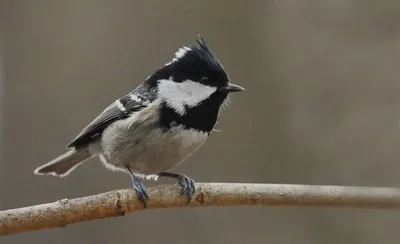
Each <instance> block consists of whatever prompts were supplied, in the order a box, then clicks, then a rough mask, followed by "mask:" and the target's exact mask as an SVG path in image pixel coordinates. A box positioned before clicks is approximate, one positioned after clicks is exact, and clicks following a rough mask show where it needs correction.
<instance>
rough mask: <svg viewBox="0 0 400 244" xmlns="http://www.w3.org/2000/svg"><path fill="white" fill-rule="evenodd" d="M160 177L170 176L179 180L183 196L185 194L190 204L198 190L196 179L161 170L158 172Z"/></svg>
mask: <svg viewBox="0 0 400 244" xmlns="http://www.w3.org/2000/svg"><path fill="white" fill-rule="evenodd" d="M158 176H160V177H170V178H174V179H177V180H178V184H179V185H180V186H181V196H182V195H183V194H185V195H186V196H187V198H188V201H187V203H188V204H189V202H190V200H191V199H192V196H193V194H194V191H195V190H196V186H195V184H194V180H192V179H190V178H189V177H187V176H186V175H182V174H175V173H170V172H161V173H159V174H158Z"/></svg>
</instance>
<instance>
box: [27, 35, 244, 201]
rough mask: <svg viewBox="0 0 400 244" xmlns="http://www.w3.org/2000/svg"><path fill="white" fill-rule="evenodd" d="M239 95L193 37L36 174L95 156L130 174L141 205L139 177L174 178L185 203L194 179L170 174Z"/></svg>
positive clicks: (60, 172)
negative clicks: (234, 95) (232, 96)
mask: <svg viewBox="0 0 400 244" xmlns="http://www.w3.org/2000/svg"><path fill="white" fill-rule="evenodd" d="M243 90H244V89H243V88H242V87H240V86H238V85H234V84H232V83H230V82H229V76H228V74H227V72H226V71H225V69H224V67H223V66H222V64H221V63H220V61H219V60H218V59H217V57H216V56H215V55H214V54H213V53H212V52H211V50H210V49H209V48H208V47H207V45H206V43H205V41H204V39H203V38H202V37H199V38H198V40H197V42H196V44H194V45H190V46H184V47H182V48H180V49H179V50H178V51H177V52H176V53H175V57H174V58H173V59H172V61H171V62H169V63H167V64H165V65H164V66H163V67H161V68H159V69H158V70H157V71H156V72H155V73H154V74H153V75H151V76H149V77H148V78H147V79H146V80H145V81H144V82H143V83H141V84H140V85H139V86H138V87H137V88H136V89H135V90H133V91H132V92H130V93H128V94H127V95H125V96H123V97H121V98H119V99H117V100H116V101H114V102H113V103H112V104H111V105H110V106H108V107H107V108H106V109H105V110H104V111H103V112H102V113H100V115H99V116H97V117H96V118H95V119H94V120H93V121H92V122H91V123H90V124H89V125H88V126H86V127H85V128H84V129H83V130H82V132H81V133H80V134H79V135H78V136H77V137H76V138H75V139H74V140H73V141H72V142H70V143H69V144H68V146H67V149H68V151H67V152H66V153H64V154H62V155H61V156H59V157H57V158H55V159H53V160H52V161H50V162H49V163H47V164H44V165H42V166H40V167H38V168H37V169H35V171H34V173H35V174H37V175H53V176H58V177H64V176H66V175H68V174H69V173H71V171H73V170H74V169H76V167H78V166H79V165H81V164H82V163H83V162H85V161H86V160H87V159H90V158H93V157H96V156H98V157H99V158H100V160H101V161H102V163H103V164H104V165H105V167H107V168H108V169H111V170H114V171H124V172H126V173H128V174H129V175H130V177H131V178H132V183H133V188H134V189H135V191H136V193H137V195H138V197H139V199H140V201H141V202H142V203H143V204H144V207H146V201H147V200H148V196H147V193H146V190H145V186H144V185H143V183H142V182H141V180H142V179H143V178H146V179H155V180H157V178H158V177H172V178H175V179H177V180H178V183H179V185H180V186H181V194H185V195H186V196H187V197H188V203H189V201H190V199H191V198H192V196H193V193H194V190H195V185H194V181H193V180H192V179H190V178H188V177H187V176H186V175H183V174H176V173H172V172H170V171H169V170H171V169H172V168H173V167H175V166H177V165H179V164H180V163H182V162H183V161H185V160H186V159H187V158H188V157H189V156H190V155H192V154H193V153H194V152H195V151H196V150H197V149H199V148H200V147H201V146H202V145H203V144H204V142H205V141H206V140H207V138H208V136H209V135H210V134H211V132H212V131H213V128H214V126H215V124H216V122H217V119H218V115H219V112H220V109H221V107H222V106H223V105H224V104H225V103H226V101H227V98H228V94H229V93H230V92H238V91H243Z"/></svg>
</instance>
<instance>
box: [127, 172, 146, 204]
mask: <svg viewBox="0 0 400 244" xmlns="http://www.w3.org/2000/svg"><path fill="white" fill-rule="evenodd" d="M125 169H126V171H127V172H128V174H129V175H130V176H131V178H132V186H133V189H134V190H135V191H136V194H137V196H138V198H139V201H140V202H141V203H142V204H143V208H146V207H147V204H146V203H147V200H149V196H148V195H147V192H146V187H145V186H144V184H143V183H142V182H141V181H140V179H139V178H138V177H137V176H135V175H134V174H133V173H132V171H131V169H130V168H129V167H128V166H125Z"/></svg>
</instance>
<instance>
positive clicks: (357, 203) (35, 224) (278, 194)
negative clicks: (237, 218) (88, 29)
mask: <svg viewBox="0 0 400 244" xmlns="http://www.w3.org/2000/svg"><path fill="white" fill-rule="evenodd" d="M196 187H197V190H196V195H195V197H194V199H193V200H192V201H191V203H190V204H188V205H187V204H186V199H185V197H184V196H181V197H179V194H178V192H179V190H178V189H177V188H176V187H175V186H172V185H169V186H165V185H164V186H157V187H152V188H149V189H148V190H147V192H148V195H149V197H150V200H149V202H148V204H147V209H158V208H172V207H200V206H203V207H205V206H273V205H278V206H325V207H358V208H391V209H397V208H400V189H397V188H375V187H343V186H310V185H274V184H239V183H237V184H232V183H225V184H223V183H197V184H196ZM140 210H142V206H141V204H140V203H139V202H138V200H137V198H136V194H135V192H134V191H133V190H132V189H124V190H115V191H110V192H106V193H101V194H98V195H93V196H87V197H82V198H75V199H70V200H68V199H63V200H59V201H57V202H54V203H47V204H42V205H36V206H30V207H24V208H18V209H10V210H4V211H0V235H2V236H3V235H10V234H16V233H21V232H28V231H34V230H41V229H46V228H54V227H65V226H67V225H68V224H72V223H76V222H81V221H86V220H94V219H103V218H108V217H117V216H122V215H125V214H126V213H129V212H134V211H140Z"/></svg>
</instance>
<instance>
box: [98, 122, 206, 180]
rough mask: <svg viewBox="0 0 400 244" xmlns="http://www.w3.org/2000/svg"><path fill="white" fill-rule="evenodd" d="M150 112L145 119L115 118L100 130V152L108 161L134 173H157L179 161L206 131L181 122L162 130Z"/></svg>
mask: <svg viewBox="0 0 400 244" xmlns="http://www.w3.org/2000/svg"><path fill="white" fill-rule="evenodd" d="M152 116H155V115H154V114H153V115H151V116H150V117H149V118H148V120H147V121H143V120H142V121H139V120H137V121H129V119H127V120H126V121H121V122H117V123H114V124H113V125H112V126H110V128H109V129H107V130H106V131H104V133H103V136H102V150H103V153H102V154H103V156H104V158H105V160H106V161H107V163H108V164H111V165H113V166H114V167H117V168H123V167H124V166H125V165H128V166H129V167H130V168H131V169H132V171H133V172H134V173H140V174H157V173H160V172H163V171H166V170H169V169H171V168H173V167H175V166H177V165H179V164H180V163H182V162H183V161H184V160H185V159H187V158H188V157H189V156H190V155H191V154H192V153H194V152H195V151H196V150H197V149H199V148H200V147H201V146H202V145H203V144H204V142H205V141H206V140H207V138H208V133H206V132H201V131H198V130H195V129H187V128H185V127H184V126H182V125H176V126H171V127H170V128H169V129H168V130H166V129H165V128H161V127H159V126H157V124H156V121H158V120H157V119H151V117H152ZM141 118H143V117H141ZM131 120H132V119H131ZM152 121H153V122H154V123H153V122H152Z"/></svg>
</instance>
